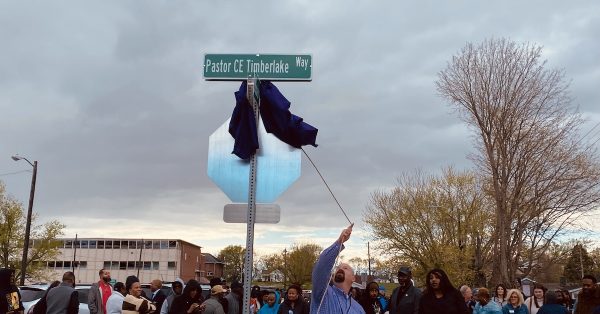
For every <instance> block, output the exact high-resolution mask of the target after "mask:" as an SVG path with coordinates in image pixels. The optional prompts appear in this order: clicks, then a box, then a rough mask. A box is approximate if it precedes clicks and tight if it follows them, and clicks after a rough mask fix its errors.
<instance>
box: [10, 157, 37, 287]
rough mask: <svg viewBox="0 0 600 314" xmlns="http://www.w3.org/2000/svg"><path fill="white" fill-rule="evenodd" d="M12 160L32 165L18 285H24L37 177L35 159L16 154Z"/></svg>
mask: <svg viewBox="0 0 600 314" xmlns="http://www.w3.org/2000/svg"><path fill="white" fill-rule="evenodd" d="M11 158H12V160H14V161H19V160H21V159H23V160H25V161H27V162H28V163H29V164H30V165H31V166H32V167H33V174H32V175H31V190H30V191H29V206H28V207H27V222H26V225H25V240H24V243H23V257H22V259H21V282H20V285H21V286H24V285H25V276H26V273H27V253H28V252H29V236H30V235H31V215H32V211H33V198H34V196H35V181H36V178H37V165H38V162H37V160H34V161H33V163H31V162H30V161H29V160H28V159H27V158H25V157H21V156H18V155H15V156H12V157H11Z"/></svg>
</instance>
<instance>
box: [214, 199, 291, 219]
mask: <svg viewBox="0 0 600 314" xmlns="http://www.w3.org/2000/svg"><path fill="white" fill-rule="evenodd" d="M255 213H256V218H255V221H254V223H263V224H276V223H278V222H279V219H280V217H281V208H280V207H279V205H277V204H256V211H255ZM223 221H225V222H226V223H247V222H248V204H243V203H242V204H240V203H238V204H227V205H225V208H224V210H223Z"/></svg>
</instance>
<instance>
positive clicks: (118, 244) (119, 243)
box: [107, 241, 121, 249]
mask: <svg viewBox="0 0 600 314" xmlns="http://www.w3.org/2000/svg"><path fill="white" fill-rule="evenodd" d="M107 248H108V247H107ZM120 248H121V241H113V249H120Z"/></svg>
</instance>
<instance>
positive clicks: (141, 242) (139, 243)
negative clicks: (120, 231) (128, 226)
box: [135, 241, 144, 249]
mask: <svg viewBox="0 0 600 314" xmlns="http://www.w3.org/2000/svg"><path fill="white" fill-rule="evenodd" d="M135 243H136V248H137V249H141V248H142V247H143V245H142V244H144V242H143V241H135Z"/></svg>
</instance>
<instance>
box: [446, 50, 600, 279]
mask: <svg viewBox="0 0 600 314" xmlns="http://www.w3.org/2000/svg"><path fill="white" fill-rule="evenodd" d="M540 58H541V47H538V46H536V45H531V44H517V43H515V42H512V41H510V40H506V39H498V40H487V41H485V42H483V43H482V44H480V45H479V46H475V45H473V44H467V45H466V47H465V48H464V49H463V50H462V51H461V52H460V53H459V54H458V55H456V56H454V57H453V58H452V60H451V61H450V62H449V63H448V66H447V68H446V69H444V70H442V71H441V72H440V73H439V79H438V81H437V89H438V91H439V93H440V94H441V95H442V97H444V98H446V99H447V100H448V101H450V103H451V104H452V106H453V107H454V108H456V109H457V111H458V113H459V114H460V116H461V117H462V119H463V120H464V121H465V122H466V123H467V124H468V125H469V126H470V127H472V129H473V130H474V131H475V132H476V135H477V136H475V143H476V147H477V148H478V150H479V153H478V154H476V155H473V156H472V159H473V160H474V162H475V164H476V165H477V166H478V167H479V169H480V170H481V171H482V173H483V174H484V175H485V176H486V177H487V182H488V192H489V194H490V195H491V196H492V197H493V199H494V202H495V205H494V211H495V219H496V221H495V223H494V231H495V233H494V241H495V243H494V253H495V254H496V256H495V257H494V259H493V261H494V267H493V279H494V280H495V281H496V282H505V283H508V284H512V283H514V282H515V277H516V272H517V269H518V268H519V267H520V268H521V269H522V270H523V271H524V272H525V275H526V274H527V273H528V271H530V270H531V268H532V267H533V266H534V264H535V261H536V260H537V259H538V258H539V257H541V256H542V255H543V254H544V253H545V252H546V250H547V249H548V246H549V245H550V243H551V242H552V240H553V239H554V238H555V237H556V236H557V235H558V234H559V233H560V232H562V231H564V230H565V228H566V227H567V226H568V225H569V224H571V223H572V222H573V221H574V220H575V219H576V218H577V217H579V216H580V215H581V214H583V213H586V212H588V211H589V210H591V209H592V208H594V207H595V206H597V205H598V201H599V200H600V189H599V183H600V175H599V174H600V173H599V168H598V161H597V159H596V156H595V150H594V149H593V148H592V145H588V144H586V143H585V142H584V141H583V139H584V137H582V136H581V135H580V134H579V127H580V126H581V125H582V122H583V121H582V119H581V115H580V114H579V113H578V112H577V111H576V109H575V108H574V107H573V105H572V99H571V97H570V96H569V94H568V83H567V82H565V79H564V73H563V71H562V70H548V69H546V62H545V61H541V60H540Z"/></svg>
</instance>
